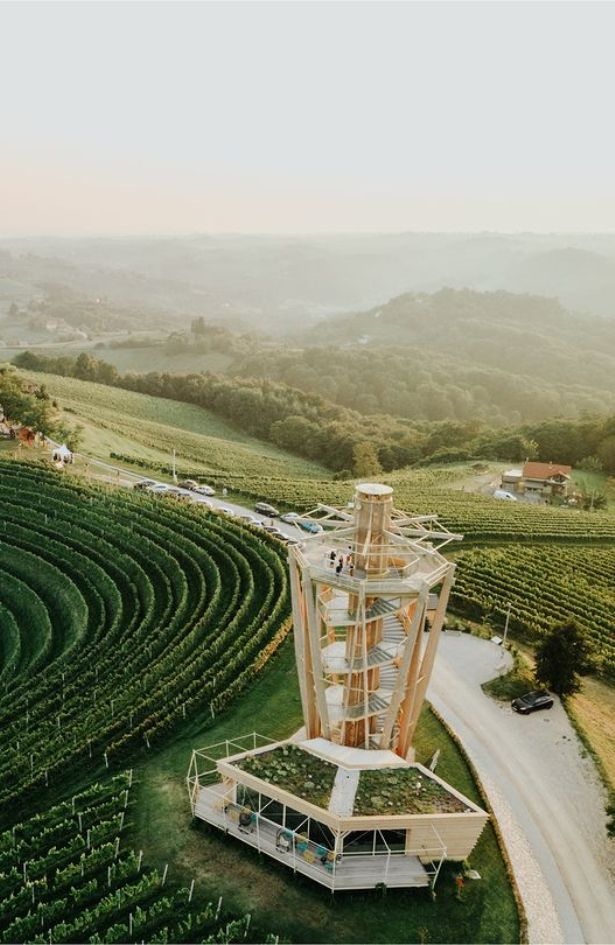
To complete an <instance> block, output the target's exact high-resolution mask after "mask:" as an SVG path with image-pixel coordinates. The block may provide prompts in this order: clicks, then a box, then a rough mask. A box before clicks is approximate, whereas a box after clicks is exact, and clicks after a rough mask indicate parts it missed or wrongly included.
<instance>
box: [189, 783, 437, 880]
mask: <svg viewBox="0 0 615 945" xmlns="http://www.w3.org/2000/svg"><path fill="white" fill-rule="evenodd" d="M240 810H241V808H240V806H239V805H236V804H228V802H227V799H226V798H225V796H224V787H223V785H222V784H221V783H218V784H213V785H211V786H209V787H201V788H200V789H199V790H198V794H197V795H196V800H195V806H194V815H195V817H199V818H200V819H201V820H204V821H206V822H207V823H209V824H213V825H214V826H215V827H218V828H219V829H220V830H223V831H225V833H227V834H230V835H231V836H233V837H236V838H237V839H238V840H240V841H241V842H242V843H247V844H248V845H249V846H251V847H254V848H255V849H256V850H258V851H259V852H260V853H266V854H267V855H268V856H271V857H272V858H273V859H274V860H278V861H279V862H280V863H284V864H285V865H286V866H287V867H288V868H289V869H292V870H293V871H294V872H297V873H302V874H303V875H304V876H309V877H310V879H313V880H314V881H315V882H317V883H320V884H321V885H322V886H326V887H327V888H328V889H332V890H344V889H373V888H374V886H377V885H378V884H379V883H384V884H385V885H386V886H388V887H391V888H394V887H410V886H428V885H429V880H430V877H429V874H428V873H427V871H426V869H425V868H424V866H423V865H422V863H421V862H420V860H419V858H418V857H416V856H408V855H406V854H403V853H392V854H390V855H387V854H386V853H376V854H369V853H367V854H364V853H360V854H354V853H345V854H343V855H342V856H341V858H340V859H338V860H337V862H334V863H330V864H329V865H328V866H325V865H324V864H323V863H322V862H321V860H320V858H319V856H318V854H317V850H318V846H317V845H316V844H314V843H310V844H309V846H308V848H307V849H306V850H305V851H303V852H301V853H300V852H299V851H298V850H296V849H295V846H294V844H292V843H291V844H290V848H289V849H288V850H287V851H282V850H280V849H279V848H278V846H277V844H276V837H277V834H278V831H279V829H280V828H279V826H278V825H277V824H274V823H272V822H271V821H269V820H267V819H266V818H265V817H262V816H260V817H256V818H255V823H254V824H253V825H251V826H250V828H242V827H240V826H239V823H238V814H239V811H240ZM321 849H322V848H321Z"/></svg>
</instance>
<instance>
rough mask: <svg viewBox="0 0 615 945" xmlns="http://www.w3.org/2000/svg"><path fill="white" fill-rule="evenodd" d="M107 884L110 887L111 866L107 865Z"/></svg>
mask: <svg viewBox="0 0 615 945" xmlns="http://www.w3.org/2000/svg"><path fill="white" fill-rule="evenodd" d="M107 886H109V887H111V867H110V866H108V867H107Z"/></svg>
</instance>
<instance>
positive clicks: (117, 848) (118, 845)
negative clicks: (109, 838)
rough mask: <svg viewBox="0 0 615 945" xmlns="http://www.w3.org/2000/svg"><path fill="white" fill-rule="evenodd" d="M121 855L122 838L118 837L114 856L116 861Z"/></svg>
mask: <svg viewBox="0 0 615 945" xmlns="http://www.w3.org/2000/svg"><path fill="white" fill-rule="evenodd" d="M119 855H120V838H119V837H116V838H115V854H114V859H116V860H117V858H118V856H119Z"/></svg>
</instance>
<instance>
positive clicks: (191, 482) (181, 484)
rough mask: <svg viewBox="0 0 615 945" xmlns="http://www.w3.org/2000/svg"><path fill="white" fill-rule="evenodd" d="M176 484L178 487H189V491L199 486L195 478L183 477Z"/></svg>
mask: <svg viewBox="0 0 615 945" xmlns="http://www.w3.org/2000/svg"><path fill="white" fill-rule="evenodd" d="M177 485H178V486H179V488H180V489H190V491H191V492H194V491H196V490H197V489H198V488H199V484H198V482H197V481H196V480H195V479H183V480H182V481H181V482H178V483H177Z"/></svg>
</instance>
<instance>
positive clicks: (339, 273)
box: [0, 233, 615, 335]
mask: <svg viewBox="0 0 615 945" xmlns="http://www.w3.org/2000/svg"><path fill="white" fill-rule="evenodd" d="M2 277H6V278H7V279H11V280H14V281H16V282H19V283H22V284H30V285H32V286H33V287H34V291H37V290H36V287H37V286H39V285H40V284H41V283H55V284H56V285H61V286H64V287H66V288H68V289H71V290H73V291H74V292H77V293H79V294H81V295H83V296H86V297H88V298H101V299H105V300H106V301H107V302H108V303H110V304H112V305H119V306H122V307H124V308H128V309H130V308H132V309H135V310H148V311H151V312H153V313H155V314H156V316H158V315H160V314H163V315H166V318H167V320H168V321H173V322H177V321H178V320H179V321H182V320H184V319H187V318H188V317H190V316H194V315H203V316H205V317H206V318H207V319H208V320H214V321H216V322H218V323H219V324H224V325H227V326H228V327H232V328H235V329H237V330H240V331H245V330H252V329H258V330H261V331H266V332H268V333H271V334H278V335H279V334H282V333H284V332H286V331H289V330H290V331H292V330H295V329H296V328H297V327H298V326H301V325H305V324H306V323H307V324H309V323H313V322H315V321H317V320H319V319H324V318H328V317H330V316H331V315H334V314H336V313H340V312H351V311H357V310H359V309H369V308H371V307H372V306H374V305H376V304H378V303H379V302H381V301H382V300H383V299H390V298H393V297H395V296H398V295H400V294H403V293H406V292H413V293H421V292H435V291H437V290H438V289H441V288H442V287H443V286H451V287H453V288H471V289H475V290H477V291H490V290H497V289H506V290H508V291H511V292H532V293H537V294H540V295H548V296H554V297H557V298H559V300H560V301H561V302H562V304H563V305H565V306H566V307H568V308H571V309H574V310H578V311H579V312H582V313H589V314H594V315H604V316H606V317H615V235H608V234H606V235H600V234H597V235H595V234H594V235H592V234H585V235H584V234H570V235H565V236H564V235H558V234H547V235H544V234H527V233H521V234H498V233H479V234H464V233H458V234H455V233H392V234H386V233H385V234H354V235H353V234H346V235H338V236H314V235H311V236H300V235H297V236H213V235H207V234H205V235H195V236H190V237H159V238H149V239H143V238H136V237H135V238H122V239H109V238H106V239H95V238H92V239H52V238H38V239H21V240H15V239H13V240H0V281H1V279H2ZM0 295H2V293H0ZM1 301H2V299H1V298H0V310H1V307H2V306H1ZM8 301H9V302H10V298H9V299H8ZM142 327H149V326H147V325H143V326H142Z"/></svg>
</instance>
